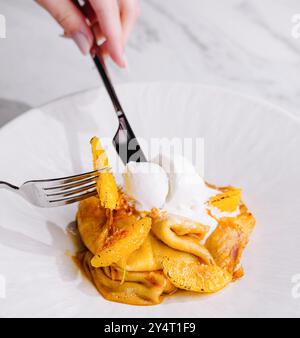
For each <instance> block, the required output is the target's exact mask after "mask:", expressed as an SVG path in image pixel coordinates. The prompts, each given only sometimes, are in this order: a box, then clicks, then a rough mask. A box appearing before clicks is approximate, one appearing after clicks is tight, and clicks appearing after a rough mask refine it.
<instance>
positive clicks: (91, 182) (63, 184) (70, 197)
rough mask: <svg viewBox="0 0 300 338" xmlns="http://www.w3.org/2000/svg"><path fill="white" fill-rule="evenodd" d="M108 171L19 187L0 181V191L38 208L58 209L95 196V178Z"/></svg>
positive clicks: (98, 171)
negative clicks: (19, 197)
mask: <svg viewBox="0 0 300 338" xmlns="http://www.w3.org/2000/svg"><path fill="white" fill-rule="evenodd" d="M108 169H110V168H108V167H105V168H101V169H100V170H94V171H91V172H87V173H83V174H80V175H74V176H68V177H61V178H54V179H48V180H34V181H27V182H25V183H23V184H22V185H21V186H20V187H17V186H15V185H13V184H10V183H8V182H3V181H0V189H6V190H10V191H13V192H16V193H18V194H19V195H20V196H22V197H23V198H25V199H26V200H27V201H28V202H30V203H31V204H33V205H35V206H38V207H42V208H49V207H50V208H51V207H59V206H62V205H67V204H71V203H75V202H79V201H81V200H83V199H86V198H89V197H92V196H95V195H96V194H97V189H96V181H97V177H98V176H99V173H101V172H102V171H104V170H108Z"/></svg>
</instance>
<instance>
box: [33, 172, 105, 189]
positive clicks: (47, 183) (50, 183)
mask: <svg viewBox="0 0 300 338" xmlns="http://www.w3.org/2000/svg"><path fill="white" fill-rule="evenodd" d="M108 169H110V168H109V167H105V168H102V169H99V170H94V171H90V172H88V173H84V174H80V175H74V176H68V177H62V178H54V179H49V180H37V181H31V182H32V183H38V184H41V185H42V187H43V188H44V189H50V188H60V187H61V186H64V185H66V184H71V183H75V182H76V183H78V182H80V181H83V180H85V179H88V178H94V179H95V178H97V177H98V176H99V174H100V173H101V172H102V171H104V170H108Z"/></svg>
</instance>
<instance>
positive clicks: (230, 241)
mask: <svg viewBox="0 0 300 338" xmlns="http://www.w3.org/2000/svg"><path fill="white" fill-rule="evenodd" d="M240 210H241V213H240V215H239V216H237V217H235V218H229V217H228V218H223V219H221V220H220V221H219V224H218V226H217V228H216V229H215V230H214V232H213V233H212V234H211V235H210V236H209V237H208V239H207V241H206V243H205V246H206V247H207V249H208V250H209V252H210V253H211V254H212V256H213V257H214V260H215V262H216V263H217V265H219V266H220V267H221V268H223V269H226V270H227V271H229V272H231V273H233V272H234V271H235V269H236V267H237V266H238V265H239V263H240V260H241V256H242V253H243V250H244V249H245V247H246V245H247V243H248V240H249V236H250V234H251V232H252V230H253V228H254V226H255V218H254V217H253V215H252V214H251V213H250V212H248V210H247V208H246V207H245V205H243V204H242V205H241V207H240Z"/></svg>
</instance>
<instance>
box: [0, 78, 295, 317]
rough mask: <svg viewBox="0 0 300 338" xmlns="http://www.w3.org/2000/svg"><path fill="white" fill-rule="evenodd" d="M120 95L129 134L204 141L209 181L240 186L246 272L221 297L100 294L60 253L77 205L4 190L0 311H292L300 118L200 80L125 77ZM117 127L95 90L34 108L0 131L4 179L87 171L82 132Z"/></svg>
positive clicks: (68, 244) (67, 246)
mask: <svg viewBox="0 0 300 338" xmlns="http://www.w3.org/2000/svg"><path fill="white" fill-rule="evenodd" d="M118 92H119V94H120V98H121V101H122V103H123V105H124V108H125V110H126V112H127V114H128V117H129V119H130V121H131V122H132V126H133V127H134V130H136V131H137V134H139V135H142V136H146V137H149V136H151V135H152V136H156V137H163V136H166V137H172V136H180V137H184V136H185V137H199V136H202V137H204V139H205V154H206V155H205V178H206V180H207V181H209V182H213V183H216V184H220V185H225V184H229V183H232V184H235V185H237V186H240V187H242V188H243V191H244V196H245V200H246V202H247V204H248V206H249V207H250V209H251V210H252V211H253V213H254V214H255V216H256V218H257V226H256V229H255V231H254V233H253V235H252V237H251V241H250V244H249V246H248V247H247V250H246V252H245V254H244V257H243V265H244V268H245V271H246V276H245V277H244V278H243V279H242V280H240V281H238V282H236V283H233V284H231V285H229V286H228V287H227V288H226V289H225V290H223V291H222V292H220V293H217V294H214V295H210V296H201V295H199V296H179V297H176V296H175V297H172V298H169V299H166V300H165V301H164V302H163V303H162V304H161V305H158V306H153V307H135V306H127V305H122V304H118V303H112V302H107V301H106V300H104V299H103V298H102V297H101V296H99V295H98V293H97V292H96V290H95V289H94V287H93V286H92V285H91V284H90V283H89V282H88V281H86V280H85V279H82V277H81V275H80V273H79V272H78V270H77V269H76V267H75V266H74V265H73V263H72V262H71V260H70V258H69V257H68V256H67V255H66V251H67V250H73V246H72V241H71V240H70V239H69V238H68V236H67V235H66V232H65V228H66V226H67V225H68V224H69V223H70V222H72V221H73V220H74V217H75V212H76V206H74V205H72V206H68V207H65V208H58V209H49V210H45V209H38V208H35V207H33V206H31V205H29V204H28V203H27V202H25V201H24V200H23V199H22V198H20V197H18V196H17V195H14V194H12V193H9V192H6V191H1V193H0V316H6V317H11V316H30V317H31V316H32V317H36V316H38V317H44V316H55V317H62V316H67V317H71V316H93V317H94V316H95V317H102V316H103V317H105V316H111V317H131V318H132V317H143V316H145V317H158V316H162V317H180V316H191V317H208V316H210V317H219V316H224V317H229V316H243V317H244V316H299V315H300V298H299V296H300V295H299V294H300V286H297V282H298V284H299V282H300V275H299V274H300V212H299V205H300V203H299V202H300V199H299V196H300V194H299V183H300V178H299V177H300V176H299V174H300V156H299V149H300V123H299V121H298V120H296V119H295V118H293V117H292V116H290V115H289V114H288V113H286V112H284V111H281V110H279V109H277V108H275V107H273V106H271V105H268V104H266V103H262V102H256V101H254V100H252V99H249V98H245V97H242V96H239V95H235V94H233V93H230V92H226V91H222V90H220V89H217V88H210V87H205V86H200V85H199V86H197V85H181V84H172V85H167V84H148V85H125V86H120V87H119V88H118ZM116 127H117V121H116V118H115V116H114V114H113V113H112V108H111V104H110V102H109V100H108V98H107V95H106V93H105V92H104V91H103V90H100V89H97V90H92V91H89V92H85V93H80V94H76V95H73V96H70V97H67V98H64V99H61V100H59V101H57V102H54V103H51V104H48V105H46V106H44V107H41V108H40V109H34V110H31V111H30V112H28V113H27V114H25V115H23V116H21V117H20V118H18V119H16V120H14V121H13V122H12V123H10V124H9V125H7V126H6V127H4V128H2V129H1V131H0V154H1V166H0V178H1V180H7V181H9V182H12V183H15V184H20V183H21V182H23V181H26V180H28V179H30V178H43V177H57V176H62V175H68V174H70V173H71V174H72V173H77V172H80V171H81V170H88V169H90V168H91V164H90V162H91V158H90V148H89V139H90V137H91V136H93V135H99V136H111V137H112V136H113V134H114V132H115V130H116ZM111 151H113V150H112V149H111ZM4 296H5V298H4Z"/></svg>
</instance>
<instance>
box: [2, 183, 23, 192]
mask: <svg viewBox="0 0 300 338" xmlns="http://www.w3.org/2000/svg"><path fill="white" fill-rule="evenodd" d="M0 189H6V190H10V191H16V190H19V188H18V187H17V186H15V185H13V184H10V183H7V182H3V181H0Z"/></svg>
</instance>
